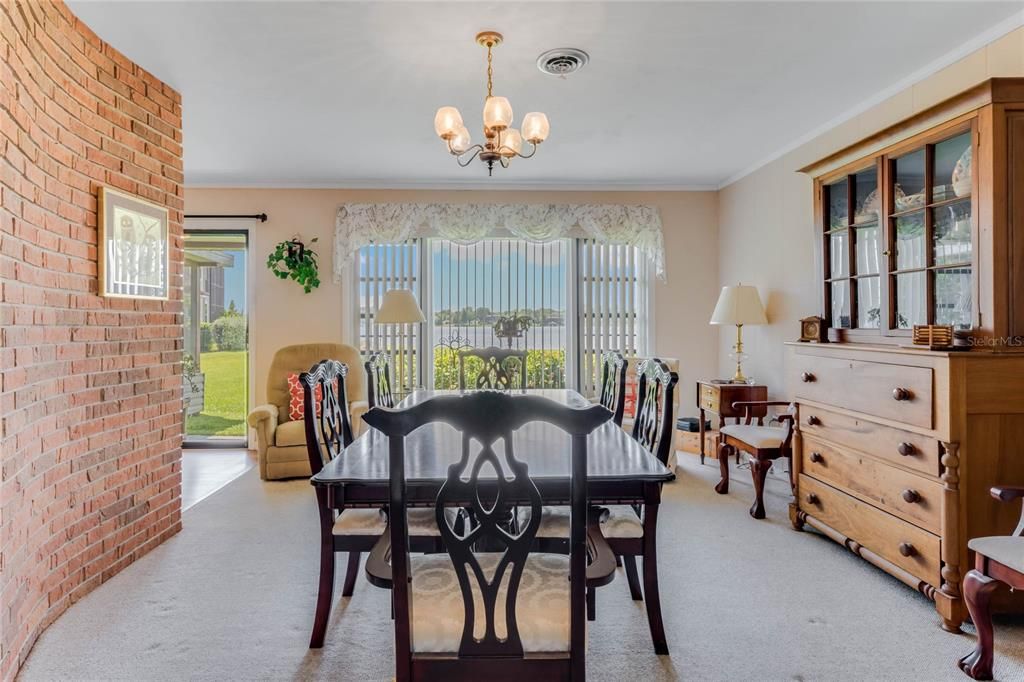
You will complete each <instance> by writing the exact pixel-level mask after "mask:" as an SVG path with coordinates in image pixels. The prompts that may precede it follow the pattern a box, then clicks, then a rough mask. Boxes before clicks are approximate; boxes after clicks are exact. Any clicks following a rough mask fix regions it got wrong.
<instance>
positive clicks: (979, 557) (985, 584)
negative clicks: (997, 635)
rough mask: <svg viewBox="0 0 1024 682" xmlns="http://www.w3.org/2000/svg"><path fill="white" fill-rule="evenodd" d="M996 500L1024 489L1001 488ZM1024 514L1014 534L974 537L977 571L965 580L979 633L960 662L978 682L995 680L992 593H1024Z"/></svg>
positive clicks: (966, 596) (966, 595)
mask: <svg viewBox="0 0 1024 682" xmlns="http://www.w3.org/2000/svg"><path fill="white" fill-rule="evenodd" d="M991 493H992V497H994V498H996V499H997V500H1001V501H1003V502H1009V501H1010V500H1015V499H1017V498H1018V497H1024V488H1019V487H1010V486H997V487H995V488H992V490H991ZM1022 535H1024V512H1022V514H1021V519H1020V522H1019V523H1018V524H1017V529H1016V530H1015V531H1013V535H1002V536H993V537H984V538H974V539H973V540H971V541H970V542H968V543H967V546H968V547H969V548H971V549H972V550H974V554H975V559H974V569H973V570H970V571H968V572H967V575H966V576H965V577H964V599H965V600H966V601H967V610H968V611H969V612H970V614H971V620H972V621H974V627H975V628H977V630H978V644H977V646H976V647H975V648H974V651H972V652H971V653H969V654H967V655H966V656H964V657H963V658H961V659H960V661H959V666H960V669H961V670H963V671H964V673H965V674H966V675H967V676H968V677H973V678H974V679H976V680H991V679H992V609H991V601H992V593H993V592H994V591H995V590H996V588H997V587H999V586H1000V585H1009V586H1010V587H1012V588H1013V589H1015V590H1024V537H1020V536H1022Z"/></svg>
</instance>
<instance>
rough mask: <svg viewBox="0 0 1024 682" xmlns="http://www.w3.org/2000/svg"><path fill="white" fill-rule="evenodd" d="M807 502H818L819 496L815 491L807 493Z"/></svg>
mask: <svg viewBox="0 0 1024 682" xmlns="http://www.w3.org/2000/svg"><path fill="white" fill-rule="evenodd" d="M806 499H807V504H818V496H817V495H815V494H814V493H807V498H806Z"/></svg>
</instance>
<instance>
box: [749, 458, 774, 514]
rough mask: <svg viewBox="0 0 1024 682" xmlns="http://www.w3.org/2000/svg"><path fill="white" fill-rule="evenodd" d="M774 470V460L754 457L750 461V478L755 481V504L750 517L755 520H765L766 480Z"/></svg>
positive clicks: (752, 506) (751, 507)
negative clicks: (769, 471) (771, 470)
mask: <svg viewBox="0 0 1024 682" xmlns="http://www.w3.org/2000/svg"><path fill="white" fill-rule="evenodd" d="M771 468H772V460H770V459H761V458H760V457H754V458H752V459H751V460H750V476H751V478H753V479H754V504H752V505H751V506H750V515H751V516H753V517H754V518H755V519H763V518H764V479H765V477H766V476H767V475H768V470H769V469H771Z"/></svg>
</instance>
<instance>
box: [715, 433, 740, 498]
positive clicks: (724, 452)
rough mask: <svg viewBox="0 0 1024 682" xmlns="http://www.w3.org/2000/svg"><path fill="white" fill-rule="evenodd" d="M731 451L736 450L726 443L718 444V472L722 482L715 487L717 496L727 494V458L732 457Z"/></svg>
mask: <svg viewBox="0 0 1024 682" xmlns="http://www.w3.org/2000/svg"><path fill="white" fill-rule="evenodd" d="M733 450H736V448H734V447H733V446H731V445H729V444H727V443H719V444H718V471H719V473H720V474H721V476H722V480H720V481H719V482H718V485H716V486H715V492H716V493H718V494H719V495H726V494H728V493H729V457H730V456H731V455H732V451H733Z"/></svg>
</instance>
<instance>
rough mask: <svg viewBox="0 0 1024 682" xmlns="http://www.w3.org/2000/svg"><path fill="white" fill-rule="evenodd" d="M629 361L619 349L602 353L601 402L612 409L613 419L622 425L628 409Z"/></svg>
mask: <svg viewBox="0 0 1024 682" xmlns="http://www.w3.org/2000/svg"><path fill="white" fill-rule="evenodd" d="M628 367H629V361H627V360H626V359H625V358H624V357H622V353H620V352H618V351H609V352H607V353H603V354H602V355H601V399H600V403H601V405H603V406H604V407H606V408H608V409H609V410H611V411H612V415H613V417H612V421H614V422H615V425H616V426H622V417H623V414H624V413H625V411H626V369H627V368H628Z"/></svg>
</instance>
